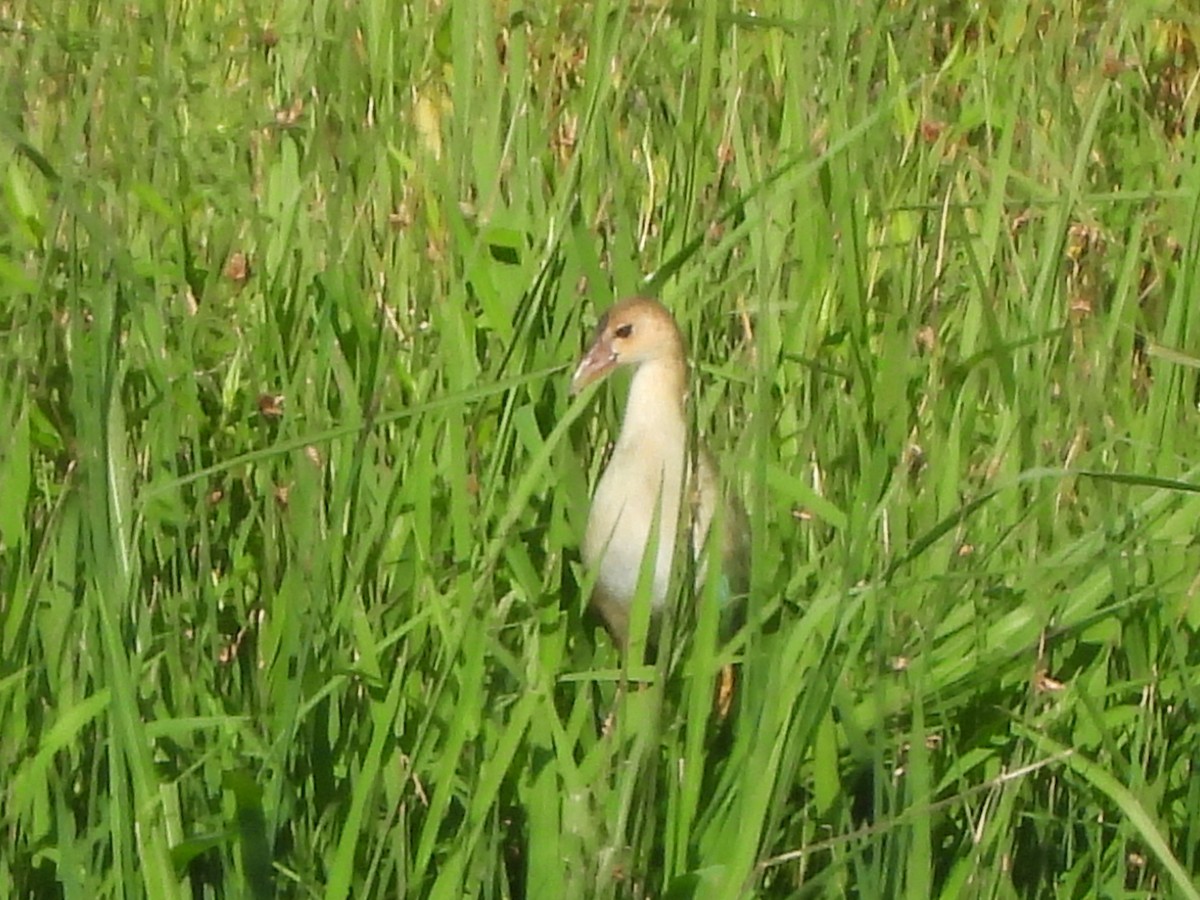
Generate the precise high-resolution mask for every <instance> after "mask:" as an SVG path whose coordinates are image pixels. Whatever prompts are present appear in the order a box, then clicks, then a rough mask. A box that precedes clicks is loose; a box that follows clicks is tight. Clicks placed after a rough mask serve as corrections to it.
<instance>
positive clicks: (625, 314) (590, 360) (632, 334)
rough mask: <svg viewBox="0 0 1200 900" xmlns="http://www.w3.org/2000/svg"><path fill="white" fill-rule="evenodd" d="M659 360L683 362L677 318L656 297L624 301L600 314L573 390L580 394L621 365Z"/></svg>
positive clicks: (572, 382) (576, 373) (572, 385)
mask: <svg viewBox="0 0 1200 900" xmlns="http://www.w3.org/2000/svg"><path fill="white" fill-rule="evenodd" d="M658 360H671V361H677V362H679V363H680V364H682V360H683V338H682V337H681V336H680V334H679V327H678V326H677V325H676V324H675V320H674V319H673V318H672V317H671V314H670V313H669V312H667V309H666V307H665V306H663V305H662V304H661V303H659V302H658V301H657V300H651V299H649V298H647V297H632V298H630V299H628V300H622V301H621V302H620V303H618V304H616V306H613V307H612V308H611V309H609V311H608V312H606V313H605V314H604V315H603V316H601V317H600V321H599V323H597V325H596V337H595V338H594V339H593V340H592V345H591V346H590V347H589V348H588V350H587V352H586V353H585V354H584V355H583V358H582V359H581V360H579V365H578V366H577V367H576V368H575V374H574V375H573V376H572V377H571V393H572V394H578V393H579V392H580V391H582V390H583V389H584V388H585V387H587V386H588V385H589V384H591V383H592V382H594V381H598V380H600V379H601V378H603V377H604V376H606V375H607V374H608V373H609V372H611V371H612V370H613V369H615V368H617V367H618V366H639V365H641V364H642V363H647V362H654V361H658Z"/></svg>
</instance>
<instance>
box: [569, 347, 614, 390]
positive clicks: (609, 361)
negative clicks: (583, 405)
mask: <svg viewBox="0 0 1200 900" xmlns="http://www.w3.org/2000/svg"><path fill="white" fill-rule="evenodd" d="M616 364H617V354H616V353H614V352H613V349H612V347H611V346H610V345H609V342H608V341H606V340H604V339H603V338H597V339H596V342H595V343H594V344H592V346H591V348H590V349H589V350H588V352H587V353H585V354H584V355H583V359H581V360H579V365H578V366H576V367H575V374H574V375H572V376H571V393H572V394H573V395H574V394H578V393H579V392H580V391H582V390H583V389H584V388H585V387H587V386H588V385H589V384H591V383H592V382H594V381H599V380H600V379H601V378H603V377H604V376H605V375H607V374H608V373H609V372H611V371H612V370H613V367H614V366H616Z"/></svg>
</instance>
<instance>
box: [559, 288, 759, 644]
mask: <svg viewBox="0 0 1200 900" xmlns="http://www.w3.org/2000/svg"><path fill="white" fill-rule="evenodd" d="M618 366H631V367H633V379H632V381H631V382H630V384H629V398H628V402H627V403H626V406H625V420H624V422H623V423H622V425H621V433H620V436H619V437H618V438H617V443H616V446H615V447H614V448H613V453H612V458H611V459H610V460H609V463H608V467H607V468H606V469H605V470H604V474H603V475H602V476H601V477H600V481H599V483H598V484H597V485H596V492H595V494H594V496H593V497H592V506H591V511H590V513H589V515H588V523H587V533H586V536H585V537H584V542H583V559H584V562H585V563H586V564H587V566H588V567H589V568H591V569H593V570H594V571H596V586H595V589H594V591H593V593H592V598H591V599H592V604H593V606H595V608H596V609H597V611H598V612H599V613H600V615H601V617H602V618H603V619H604V622H605V625H606V626H607V627H608V630H609V631H610V632H611V634H612V636H613V639H614V640H615V641H616V642H617V644H618V645H619V646H621V647H622V648H624V647H625V646H626V644H627V642H628V640H629V616H630V611H631V610H630V605H631V603H632V602H633V598H634V593H635V589H636V587H637V583H638V576H639V574H640V573H641V570H642V558H643V556H644V554H645V552H646V550H647V547H648V546H653V547H654V548H655V556H654V563H653V573H654V574H653V585H652V589H651V597H650V599H651V603H652V610H653V612H654V614H655V618H657V617H658V614H660V613H661V612H662V609H663V607H664V605H665V603H666V601H667V594H668V588H669V585H670V581H671V566H672V563H673V561H674V558H675V546H676V535H677V533H678V531H679V528H680V524H681V522H682V523H683V526H684V527H685V528H686V527H687V524H688V523H689V522H690V524H691V529H692V535H691V537H692V541H691V550H692V553H693V554H694V556H695V558H696V561H697V566H696V583H697V586H699V585H702V584H703V583H704V575H705V568H706V566H705V560H706V559H707V558H708V555H707V553H706V552H705V541H706V540H707V539H708V533H709V530H710V528H711V526H712V523H713V519H714V512H715V511H716V510H717V509H718V506H719V505H720V508H721V515H720V516H718V517H717V519H718V521H720V522H721V523H722V528H721V534H720V535H719V536H718V537H716V538H715V539H718V540H720V545H719V546H720V554H721V578H722V584H721V585H720V594H721V599H722V602H723V603H724V604H728V603H730V602H731V601H732V600H733V599H734V598H735V597H736V596H737V595H739V594H741V593H743V591H744V580H745V572H746V566H745V523H744V515H743V514H742V512H741V508H740V507H739V506H738V505H737V504H736V503H731V502H729V501H727V500H726V499H725V498H724V496H723V494H722V492H721V489H720V486H719V483H718V480H717V475H716V469H715V467H714V466H713V462H712V459H711V457H710V456H709V455H708V453H707V451H705V450H704V449H703V448H697V451H696V453H695V454H689V452H688V419H687V410H686V405H687V396H688V366H687V359H686V354H685V351H684V345H683V336H682V335H681V334H680V332H679V327H678V326H677V325H676V324H675V320H674V318H672V316H671V314H670V313H669V312H668V311H667V310H666V308H665V307H664V306H663V305H662V304H661V303H659V302H658V301H656V300H650V299H647V298H644V297H634V298H631V299H628V300H623V301H621V302H620V303H618V304H616V305H615V306H613V307H612V308H611V309H609V310H608V312H607V313H606V314H605V315H604V316H603V317H602V318H601V319H600V322H599V324H598V325H597V327H596V336H595V339H594V340H593V341H592V345H591V347H590V348H589V349H588V351H587V352H586V353H585V354H584V356H583V358H582V359H581V360H580V361H579V366H578V367H577V368H576V369H575V375H574V376H573V377H572V379H571V393H572V394H575V393H578V392H579V391H581V390H583V388H585V387H587V386H588V385H589V384H591V383H592V382H594V381H596V380H598V379H600V378H603V377H604V376H606V375H607V374H608V373H609V372H611V371H613V370H614V369H615V368H617V367H618ZM685 503H686V504H688V505H687V506H686V507H685V506H684V504H685ZM681 509H682V513H683V515H682V517H681ZM656 535H657V539H656V542H655V536H656Z"/></svg>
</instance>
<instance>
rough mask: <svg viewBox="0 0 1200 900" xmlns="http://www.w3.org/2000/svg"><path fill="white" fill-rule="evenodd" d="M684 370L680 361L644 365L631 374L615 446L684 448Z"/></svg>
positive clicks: (685, 377) (654, 362)
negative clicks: (623, 419)
mask: <svg viewBox="0 0 1200 900" xmlns="http://www.w3.org/2000/svg"><path fill="white" fill-rule="evenodd" d="M686 381H687V368H686V366H685V365H684V363H683V362H682V361H681V360H677V359H659V360H651V361H649V362H644V363H642V364H641V365H640V366H638V368H637V370H636V371H635V372H634V373H633V380H632V381H630V383H629V399H628V401H627V403H626V404H625V421H624V422H623V424H622V425H621V436H620V438H619V439H618V441H617V443H618V445H624V446H627V447H632V446H641V447H660V448H662V449H664V450H666V449H672V448H675V447H678V448H679V449H682V448H683V445H684V443H685V441H686V437H687V413H686V402H687V388H686Z"/></svg>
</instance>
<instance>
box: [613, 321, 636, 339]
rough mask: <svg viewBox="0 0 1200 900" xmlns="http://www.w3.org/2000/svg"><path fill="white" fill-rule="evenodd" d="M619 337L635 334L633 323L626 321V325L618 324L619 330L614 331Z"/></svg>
mask: <svg viewBox="0 0 1200 900" xmlns="http://www.w3.org/2000/svg"><path fill="white" fill-rule="evenodd" d="M613 334H615V335H616V336H617V337H619V338H627V337H629V336H630V335H631V334H633V325H632V324H631V323H629V322H626V323H625V324H624V325H618V326H617V330H616V331H614V332H613Z"/></svg>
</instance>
